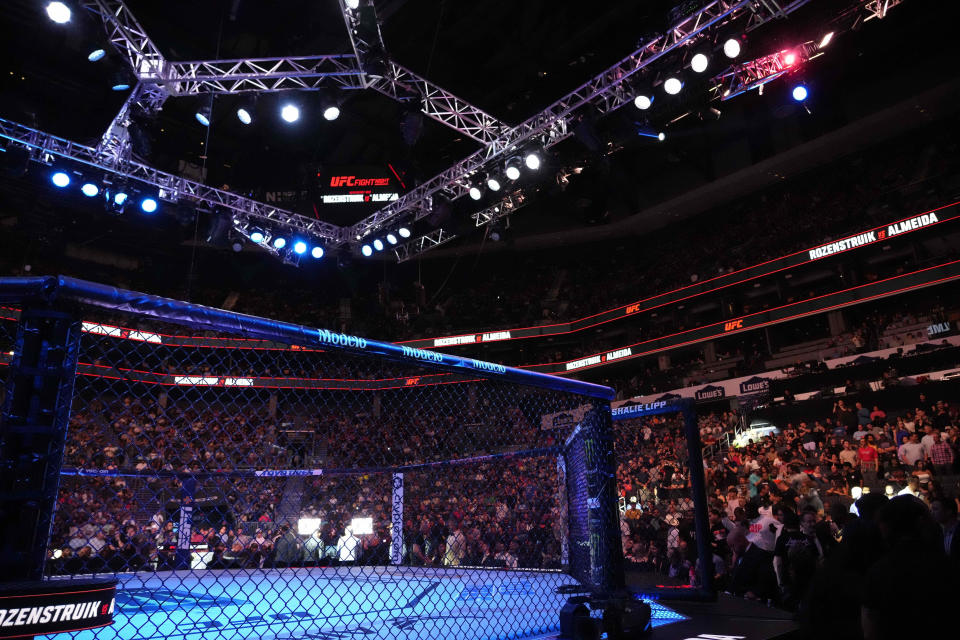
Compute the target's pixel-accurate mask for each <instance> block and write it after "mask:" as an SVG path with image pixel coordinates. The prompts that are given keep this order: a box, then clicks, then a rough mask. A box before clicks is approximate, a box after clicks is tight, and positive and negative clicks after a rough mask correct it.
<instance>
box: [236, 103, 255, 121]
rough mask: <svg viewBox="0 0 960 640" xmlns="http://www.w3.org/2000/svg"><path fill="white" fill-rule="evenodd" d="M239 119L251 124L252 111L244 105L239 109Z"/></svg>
mask: <svg viewBox="0 0 960 640" xmlns="http://www.w3.org/2000/svg"><path fill="white" fill-rule="evenodd" d="M237 119H238V120H239V121H240V122H242V123H243V124H250V123H251V122H253V116H252V115H250V112H249V111H247V110H246V109H244V108H243V107H240V108H239V109H237Z"/></svg>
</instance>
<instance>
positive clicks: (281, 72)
mask: <svg viewBox="0 0 960 640" xmlns="http://www.w3.org/2000/svg"><path fill="white" fill-rule="evenodd" d="M169 68H170V75H171V77H172V78H173V80H172V81H171V82H170V83H169V84H168V86H170V91H171V93H173V94H174V95H178V96H179V95H191V94H197V93H243V92H247V91H256V92H266V91H286V90H290V89H316V88H318V87H319V86H320V85H321V84H322V83H323V82H324V81H325V80H326V79H327V78H332V79H334V80H335V81H336V82H337V83H338V84H339V85H341V86H343V87H346V88H349V89H362V88H363V87H364V84H363V79H362V77H363V72H362V71H361V70H360V65H359V64H358V62H357V57H356V56H355V55H352V54H347V53H344V54H336V55H329V56H303V57H292V58H247V59H242V60H203V61H197V62H171V63H170V64H169Z"/></svg>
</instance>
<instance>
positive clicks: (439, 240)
mask: <svg viewBox="0 0 960 640" xmlns="http://www.w3.org/2000/svg"><path fill="white" fill-rule="evenodd" d="M457 237H459V236H455V235H453V234H452V233H449V232H447V231H444V230H443V229H442V228H441V229H434V230H433V231H431V232H430V233H427V234H425V235H422V236H420V237H419V238H417V239H416V240H411V241H410V242H407V243H404V244H399V245H397V246H396V247H394V249H393V254H394V255H395V256H397V262H406V261H407V260H409V259H410V258H413V257H414V256H418V255H420V254H421V253H424V252H426V251H429V250H430V249H436V248H437V247H439V246H440V245H442V244H446V243H448V242H450V241H451V240H453V239H455V238H457Z"/></svg>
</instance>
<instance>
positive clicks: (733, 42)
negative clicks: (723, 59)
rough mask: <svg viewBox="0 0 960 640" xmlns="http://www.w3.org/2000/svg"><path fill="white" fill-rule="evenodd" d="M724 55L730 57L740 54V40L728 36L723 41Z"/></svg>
mask: <svg viewBox="0 0 960 640" xmlns="http://www.w3.org/2000/svg"><path fill="white" fill-rule="evenodd" d="M723 55H725V56H727V57H728V58H736V57H737V56H738V55H740V41H739V40H737V39H736V38H728V39H727V40H726V42H724V43H723Z"/></svg>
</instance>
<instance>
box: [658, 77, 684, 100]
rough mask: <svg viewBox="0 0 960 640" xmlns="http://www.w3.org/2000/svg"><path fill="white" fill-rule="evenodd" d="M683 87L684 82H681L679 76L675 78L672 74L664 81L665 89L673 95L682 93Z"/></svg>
mask: <svg viewBox="0 0 960 640" xmlns="http://www.w3.org/2000/svg"><path fill="white" fill-rule="evenodd" d="M681 89H683V83H682V82H680V79H679V78H674V77H673V76H671V77H669V78H667V79H666V80H664V81H663V90H664V91H666V92H667V93H669V94H670V95H672V96H675V95H677V94H678V93H680V90H681Z"/></svg>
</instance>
